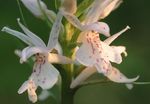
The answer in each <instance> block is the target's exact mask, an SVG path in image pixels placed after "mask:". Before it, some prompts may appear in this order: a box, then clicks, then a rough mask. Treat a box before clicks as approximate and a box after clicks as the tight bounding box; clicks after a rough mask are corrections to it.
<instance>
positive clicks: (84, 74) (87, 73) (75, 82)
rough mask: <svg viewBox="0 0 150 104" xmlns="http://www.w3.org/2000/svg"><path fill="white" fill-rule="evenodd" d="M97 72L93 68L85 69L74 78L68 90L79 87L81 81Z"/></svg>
mask: <svg viewBox="0 0 150 104" xmlns="http://www.w3.org/2000/svg"><path fill="white" fill-rule="evenodd" d="M95 72H97V70H96V69H95V68H94V67H87V68H85V69H84V70H83V71H82V72H81V73H80V74H79V75H78V76H77V77H76V78H75V80H73V81H72V83H71V85H70V88H75V87H77V86H78V85H80V84H81V83H82V82H83V81H85V80H86V79H87V78H89V77H90V76H91V75H93V74H94V73H95Z"/></svg>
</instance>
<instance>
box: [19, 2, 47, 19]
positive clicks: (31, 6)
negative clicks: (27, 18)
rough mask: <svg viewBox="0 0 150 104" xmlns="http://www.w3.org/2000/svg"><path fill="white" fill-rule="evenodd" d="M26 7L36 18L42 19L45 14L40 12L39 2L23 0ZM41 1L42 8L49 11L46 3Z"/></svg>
mask: <svg viewBox="0 0 150 104" xmlns="http://www.w3.org/2000/svg"><path fill="white" fill-rule="evenodd" d="M21 1H22V3H23V4H24V5H25V7H26V8H27V9H28V10H29V11H30V12H31V13H32V14H33V15H35V16H36V17H41V16H42V15H43V14H42V12H41V10H40V7H39V4H38V0H21ZM39 1H40V5H41V8H42V9H43V10H44V11H45V10H46V9H47V7H46V5H45V3H44V2H42V1H41V0H39Z"/></svg>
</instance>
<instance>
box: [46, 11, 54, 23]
mask: <svg viewBox="0 0 150 104" xmlns="http://www.w3.org/2000/svg"><path fill="white" fill-rule="evenodd" d="M45 12H46V15H47V17H48V19H49V20H50V21H51V22H52V23H54V21H55V19H56V13H55V12H54V11H52V10H48V9H47V10H46V11H45Z"/></svg>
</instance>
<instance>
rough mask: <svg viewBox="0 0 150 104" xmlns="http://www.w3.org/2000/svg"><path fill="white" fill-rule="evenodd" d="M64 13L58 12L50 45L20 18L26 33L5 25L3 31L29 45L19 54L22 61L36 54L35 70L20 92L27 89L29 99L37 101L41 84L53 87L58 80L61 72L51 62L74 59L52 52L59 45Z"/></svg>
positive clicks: (65, 62) (63, 62) (47, 87)
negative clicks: (37, 92)
mask: <svg viewBox="0 0 150 104" xmlns="http://www.w3.org/2000/svg"><path fill="white" fill-rule="evenodd" d="M61 19H62V15H61V14H60V13H58V15H57V18H56V21H55V23H54V25H53V27H52V31H51V33H50V38H49V41H48V45H47V46H46V44H45V43H44V42H43V40H41V39H40V38H39V37H38V36H37V35H35V34H34V33H32V32H31V31H30V30H28V29H27V28H26V27H25V26H24V25H22V24H21V23H20V21H19V19H18V24H19V26H20V27H21V28H22V30H23V31H24V33H25V34H23V33H21V32H18V31H15V30H12V29H10V28H8V27H4V28H3V29H2V31H4V32H7V33H9V34H11V35H13V36H16V37H17V38H19V39H20V40H22V41H23V42H25V43H26V44H27V45H28V46H27V47H26V48H24V49H23V50H22V52H21V54H19V53H18V54H19V56H20V62H21V63H22V62H25V61H27V59H28V58H30V57H31V56H33V55H35V63H34V66H33V72H32V74H31V76H30V77H29V79H28V80H27V81H25V82H24V83H23V85H22V86H21V88H20V89H19V90H18V93H19V94H21V93H23V92H24V91H26V90H27V92H28V96H29V100H30V101H32V102H36V101H37V95H36V92H35V91H36V89H37V87H38V86H40V87H41V88H42V89H44V90H45V89H50V88H52V87H53V86H54V85H55V83H56V82H57V80H58V76H59V72H58V71H57V69H56V68H55V67H54V66H53V65H52V64H51V63H60V64H68V63H71V62H72V61H71V60H70V59H69V58H67V57H65V56H62V55H59V54H55V53H51V51H52V50H53V49H54V48H55V47H56V46H57V43H58V35H59V31H60V26H61Z"/></svg>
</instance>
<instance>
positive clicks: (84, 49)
mask: <svg viewBox="0 0 150 104" xmlns="http://www.w3.org/2000/svg"><path fill="white" fill-rule="evenodd" d="M93 26H94V25H93ZM101 27H102V26H101ZM102 29H104V30H109V29H105V28H102ZM128 29H129V27H128V26H127V27H126V28H125V29H123V30H122V31H120V32H118V33H116V34H115V35H112V36H111V37H109V38H107V39H106V40H104V41H101V40H100V38H99V34H98V33H97V32H96V31H85V32H83V33H81V35H84V36H82V37H80V41H81V42H82V45H81V46H80V48H79V49H78V50H77V52H76V59H77V61H79V62H80V63H81V64H83V65H85V66H87V68H86V69H85V70H84V71H83V72H81V74H80V75H79V76H78V77H77V78H76V79H75V80H74V81H73V82H72V84H71V88H74V87H76V86H77V85H78V84H80V83H81V82H82V81H83V80H85V79H86V78H87V77H89V76H90V75H92V74H93V73H95V72H96V70H95V68H96V69H97V71H98V72H99V73H102V74H103V75H105V76H106V77H107V78H109V79H110V80H111V81H114V82H117V83H132V82H134V81H136V80H137V79H138V76H137V77H136V78H133V79H128V78H127V77H125V76H124V75H123V74H122V73H121V72H120V71H119V70H118V69H116V68H114V67H112V65H111V63H110V62H114V63H117V64H120V63H121V62H122V57H121V54H122V53H124V54H125V56H126V55H127V53H126V51H125V47H124V46H110V44H111V43H112V42H113V41H114V40H115V39H116V38H117V37H118V36H119V35H121V34H122V33H123V32H125V31H126V30H128ZM107 33H108V32H107Z"/></svg>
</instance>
